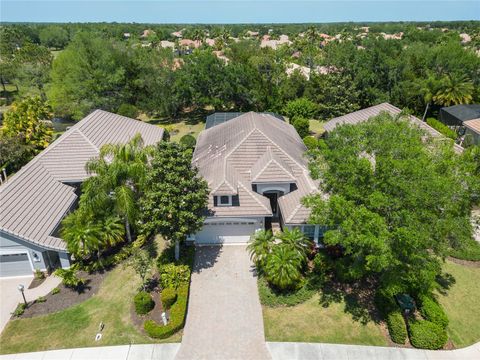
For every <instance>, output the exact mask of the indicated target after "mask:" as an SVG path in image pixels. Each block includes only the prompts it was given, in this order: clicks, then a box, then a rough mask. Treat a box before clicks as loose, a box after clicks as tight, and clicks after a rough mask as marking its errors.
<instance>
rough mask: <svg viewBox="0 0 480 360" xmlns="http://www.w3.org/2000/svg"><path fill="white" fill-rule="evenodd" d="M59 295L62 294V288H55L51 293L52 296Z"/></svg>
mask: <svg viewBox="0 0 480 360" xmlns="http://www.w3.org/2000/svg"><path fill="white" fill-rule="evenodd" d="M59 293H60V288H58V287H55V288H53V290H52V292H51V294H52V295H57V294H59Z"/></svg>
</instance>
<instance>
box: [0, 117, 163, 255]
mask: <svg viewBox="0 0 480 360" xmlns="http://www.w3.org/2000/svg"><path fill="white" fill-rule="evenodd" d="M136 133H140V134H141V135H142V138H143V139H144V142H145V144H146V145H151V144H154V143H156V142H158V141H159V140H161V139H162V136H163V129H162V128H159V127H157V126H153V125H149V124H146V123H143V122H141V121H138V120H133V119H130V118H127V117H124V116H119V115H116V114H112V113H109V112H106V111H102V110H96V111H94V112H93V113H91V114H90V115H88V116H87V117H85V118H84V119H83V120H81V121H80V122H78V123H77V124H75V125H74V126H72V127H71V128H70V129H69V130H68V131H67V132H65V133H64V134H63V135H61V136H60V137H59V138H58V139H57V140H55V141H54V142H53V143H52V144H51V145H50V146H49V147H48V148H46V149H45V150H44V151H42V152H41V153H40V154H38V155H37V156H36V157H35V158H34V159H33V160H32V161H30V162H29V163H28V164H27V165H25V166H24V167H23V168H22V169H20V171H18V173H16V174H15V175H13V176H12V177H11V178H9V179H8V180H7V182H6V183H4V184H3V185H2V186H0V231H4V232H6V233H9V234H12V235H14V236H17V237H19V238H21V239H24V240H26V241H29V242H32V243H34V244H37V245H40V246H42V247H45V248H49V249H55V250H65V248H66V244H65V242H64V241H63V240H62V239H59V238H57V237H54V236H52V234H53V233H54V231H55V229H56V228H57V227H58V224H59V223H60V221H61V220H62V218H63V217H64V216H65V214H66V213H67V212H68V210H69V209H70V207H71V206H72V204H73V203H74V202H75V200H76V199H77V196H76V195H75V188H74V187H72V186H69V185H67V184H65V183H78V182H81V181H83V180H85V179H86V178H87V177H88V174H87V173H86V171H85V163H86V162H87V161H88V160H90V159H91V158H94V157H96V156H97V155H98V153H99V148H100V147H101V146H102V145H104V144H107V143H124V142H127V141H128V140H129V139H130V138H132V137H133V136H134V135H135V134H136Z"/></svg>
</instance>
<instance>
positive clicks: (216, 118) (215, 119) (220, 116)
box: [205, 112, 285, 129]
mask: <svg viewBox="0 0 480 360" xmlns="http://www.w3.org/2000/svg"><path fill="white" fill-rule="evenodd" d="M243 114H245V113H244V112H216V113H213V114H211V115H208V116H207V120H206V123H205V129H210V128H211V127H214V126H216V125H218V124H223V123H224V122H226V121H229V120H232V119H235V118H236V117H239V116H240V115H243ZM259 114H268V115H272V116H274V117H276V118H277V119H279V120H282V121H285V119H284V118H283V116H281V115H278V114H275V113H273V112H263V113H259Z"/></svg>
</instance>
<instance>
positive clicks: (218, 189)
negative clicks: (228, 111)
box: [189, 112, 322, 244]
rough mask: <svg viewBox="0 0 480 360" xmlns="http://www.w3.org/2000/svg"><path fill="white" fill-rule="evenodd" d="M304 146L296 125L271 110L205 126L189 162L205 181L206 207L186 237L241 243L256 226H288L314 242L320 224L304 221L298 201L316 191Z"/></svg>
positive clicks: (304, 212) (305, 215)
mask: <svg viewBox="0 0 480 360" xmlns="http://www.w3.org/2000/svg"><path fill="white" fill-rule="evenodd" d="M305 151H306V147H305V145H304V144H303V141H302V139H301V138H300V136H299V135H298V134H297V132H296V131H295V129H294V127H293V126H292V125H290V124H288V123H286V122H285V121H282V120H281V119H279V118H277V117H275V116H273V115H270V114H260V113H255V112H248V113H245V114H241V115H239V116H236V117H234V118H231V119H229V120H228V121H224V122H220V123H218V124H214V125H213V126H211V127H209V128H208V129H205V130H203V131H202V132H201V133H200V135H199V137H198V140H197V146H196V148H195V152H194V154H193V159H192V164H193V165H194V166H196V167H197V168H198V170H199V174H200V175H201V176H202V177H203V178H205V180H206V181H207V182H208V186H209V189H210V194H209V199H208V212H207V217H206V220H205V222H204V226H203V228H202V229H201V230H200V231H199V232H197V233H196V234H194V235H191V236H190V237H189V240H190V241H194V242H195V243H196V244H219V243H234V244H235V243H236V244H243V243H246V242H248V240H249V239H250V237H251V235H252V234H254V233H255V232H256V231H258V230H261V229H270V228H279V227H282V228H285V227H288V228H299V229H301V230H302V231H303V232H304V233H305V234H306V236H308V237H309V238H310V239H312V240H315V241H316V242H318V240H319V238H320V237H321V236H322V233H321V231H322V229H321V227H320V226H318V225H309V224H307V221H308V218H309V215H310V210H309V209H307V208H306V207H304V206H303V205H302V203H301V199H302V198H303V197H304V196H306V195H309V194H313V193H317V192H318V191H319V190H318V183H317V182H316V181H314V180H312V178H311V177H310V175H309V171H308V167H307V161H306V159H305V157H304V152H305Z"/></svg>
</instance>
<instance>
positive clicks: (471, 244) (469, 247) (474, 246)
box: [449, 239, 480, 261]
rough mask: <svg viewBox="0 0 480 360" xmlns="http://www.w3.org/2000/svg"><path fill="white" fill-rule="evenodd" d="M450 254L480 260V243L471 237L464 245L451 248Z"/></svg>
mask: <svg viewBox="0 0 480 360" xmlns="http://www.w3.org/2000/svg"><path fill="white" fill-rule="evenodd" d="M449 255H450V256H452V257H454V258H457V259H460V260H469V261H480V244H479V243H478V242H477V241H475V240H473V239H471V240H469V241H468V242H467V243H466V244H465V245H464V246H463V247H461V248H458V249H451V250H450V254H449Z"/></svg>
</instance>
